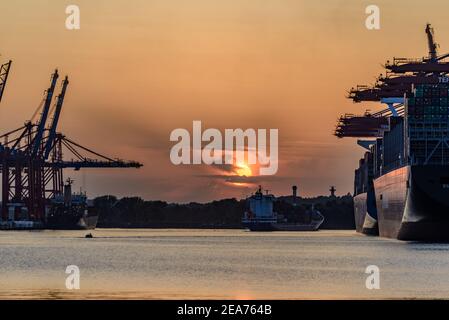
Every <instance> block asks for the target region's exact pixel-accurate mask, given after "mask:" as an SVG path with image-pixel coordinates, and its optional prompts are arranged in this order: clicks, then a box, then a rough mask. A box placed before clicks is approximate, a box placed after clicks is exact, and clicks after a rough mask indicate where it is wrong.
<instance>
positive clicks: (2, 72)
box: [0, 60, 12, 101]
mask: <svg viewBox="0 0 449 320" xmlns="http://www.w3.org/2000/svg"><path fill="white" fill-rule="evenodd" d="M11 64H12V61H11V60H10V61H9V62H7V63H4V64H2V65H1V66H0V101H2V97H3V92H4V91H5V86H6V81H7V80H8V75H9V70H10V69H11Z"/></svg>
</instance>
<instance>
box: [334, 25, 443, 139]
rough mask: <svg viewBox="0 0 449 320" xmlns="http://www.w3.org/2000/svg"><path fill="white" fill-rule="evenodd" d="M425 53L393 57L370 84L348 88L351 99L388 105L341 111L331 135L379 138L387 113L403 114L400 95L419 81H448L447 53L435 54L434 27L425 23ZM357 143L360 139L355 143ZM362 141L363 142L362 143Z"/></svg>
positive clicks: (409, 91)
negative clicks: (375, 109)
mask: <svg viewBox="0 0 449 320" xmlns="http://www.w3.org/2000/svg"><path fill="white" fill-rule="evenodd" d="M425 31H426V35H427V43H428V48H429V54H428V56H427V57H424V58H420V59H416V58H413V59H409V58H393V62H390V61H387V62H386V63H385V65H384V68H385V69H386V73H385V75H381V76H379V77H378V78H377V80H376V82H375V84H374V85H373V86H368V85H358V86H356V87H355V88H351V90H349V92H348V95H347V98H349V99H351V100H352V101H353V102H355V103H361V102H380V103H382V104H386V105H387V106H388V108H386V109H383V110H381V111H378V112H374V113H372V112H369V111H366V112H365V114H362V115H354V114H344V115H342V116H341V117H340V118H339V119H338V120H337V126H336V128H335V131H334V135H335V136H337V137H338V138H345V137H353V138H364V139H366V138H371V139H373V138H381V137H382V135H383V132H384V131H385V130H386V129H388V126H389V123H388V118H389V117H392V116H393V117H398V116H399V117H400V116H403V115H404V96H405V95H406V94H410V93H411V92H412V89H413V88H414V87H415V86H418V85H421V84H438V83H442V82H443V83H444V82H447V83H449V77H448V76H447V75H448V73H449V62H447V61H445V59H446V58H448V57H449V53H446V54H442V55H439V54H438V44H437V43H436V42H435V37H434V30H433V28H432V27H431V25H430V24H427V25H426V29H425ZM359 144H360V143H359ZM362 144H364V145H366V143H363V142H362Z"/></svg>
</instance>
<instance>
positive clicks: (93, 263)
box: [0, 229, 449, 299]
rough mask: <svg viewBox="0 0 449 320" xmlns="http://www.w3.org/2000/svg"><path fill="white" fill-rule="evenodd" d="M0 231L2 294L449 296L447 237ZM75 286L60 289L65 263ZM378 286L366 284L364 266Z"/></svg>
mask: <svg viewBox="0 0 449 320" xmlns="http://www.w3.org/2000/svg"><path fill="white" fill-rule="evenodd" d="M87 233H88V232H86V231H35V232H10V231H2V232H0V270H1V271H0V299H21V298H32V299H379V298H382V299H383V298H385V299H397V298H410V299H413V298H443V299H444V298H449V244H432V243H412V242H401V241H397V240H391V239H383V238H372V237H366V236H362V235H358V234H356V233H355V231H318V232H260V233H258V232H248V231H244V230H172V229H170V230H157V229H156V230H149V229H142V230H135V229H134V230H129V229H120V230H119V229H97V230H94V231H92V234H93V236H94V238H92V239H88V238H85V235H86V234H87ZM69 265H75V266H78V267H79V270H80V289H79V290H76V289H75V290H69V289H67V288H66V278H67V277H68V276H69V275H68V274H66V268H67V266H69ZM370 265H375V266H377V267H378V268H379V271H380V274H379V280H380V289H367V286H366V279H367V277H368V276H369V274H366V273H365V271H366V268H367V267H368V266H370Z"/></svg>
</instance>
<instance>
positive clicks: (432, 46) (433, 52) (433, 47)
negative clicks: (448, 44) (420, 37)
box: [426, 23, 438, 62]
mask: <svg viewBox="0 0 449 320" xmlns="http://www.w3.org/2000/svg"><path fill="white" fill-rule="evenodd" d="M426 34H427V42H428V45H429V58H430V61H432V62H436V61H437V60H438V57H437V56H438V53H437V46H438V45H437V44H436V43H435V39H434V34H433V28H432V27H431V25H430V23H428V24H427V26H426Z"/></svg>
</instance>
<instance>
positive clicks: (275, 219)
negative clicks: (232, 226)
mask: <svg viewBox="0 0 449 320" xmlns="http://www.w3.org/2000/svg"><path fill="white" fill-rule="evenodd" d="M274 200H275V197H274V196H273V195H272V194H269V193H268V191H267V192H266V193H265V194H264V193H263V192H262V187H261V186H259V189H258V190H257V191H256V193H254V194H253V195H252V196H251V197H249V198H248V209H247V211H246V212H245V213H244V216H243V219H242V224H243V226H244V227H245V228H247V229H249V230H251V231H317V230H318V229H319V227H320V226H321V225H322V223H323V222H324V217H323V216H322V215H321V213H320V212H319V211H318V210H315V209H314V207H313V206H312V208H311V210H307V212H306V216H307V217H306V218H307V221H306V222H303V223H296V222H295V223H293V222H288V221H286V220H285V219H280V217H279V216H278V214H277V213H276V212H274V211H273V202H274Z"/></svg>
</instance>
